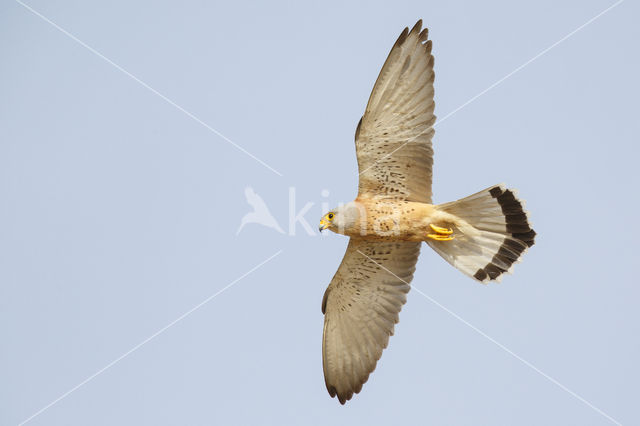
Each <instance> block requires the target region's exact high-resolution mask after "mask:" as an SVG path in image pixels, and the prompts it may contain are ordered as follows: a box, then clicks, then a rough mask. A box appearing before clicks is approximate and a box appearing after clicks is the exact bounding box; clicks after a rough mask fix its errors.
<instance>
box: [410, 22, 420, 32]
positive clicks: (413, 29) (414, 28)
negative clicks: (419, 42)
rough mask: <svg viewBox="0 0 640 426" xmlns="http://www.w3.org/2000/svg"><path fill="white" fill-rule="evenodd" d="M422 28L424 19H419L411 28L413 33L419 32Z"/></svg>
mask: <svg viewBox="0 0 640 426" xmlns="http://www.w3.org/2000/svg"><path fill="white" fill-rule="evenodd" d="M421 30H422V19H418V22H416V24H415V25H414V26H413V28H411V34H414V33H419V32H420V31H421Z"/></svg>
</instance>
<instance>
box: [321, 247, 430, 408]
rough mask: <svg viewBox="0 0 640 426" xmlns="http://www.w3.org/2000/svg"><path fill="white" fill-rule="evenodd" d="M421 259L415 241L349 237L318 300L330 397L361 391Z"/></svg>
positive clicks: (345, 396)
mask: <svg viewBox="0 0 640 426" xmlns="http://www.w3.org/2000/svg"><path fill="white" fill-rule="evenodd" d="M419 254H420V243H419V242H417V243H416V242H399V241H396V242H373V241H366V240H361V239H354V238H352V239H351V240H350V241H349V246H348V247H347V252H346V253H345V255H344V258H343V259H342V263H341V264H340V267H339V268H338V271H337V272H336V274H335V276H334V277H333V279H332V280H331V283H330V284H329V287H328V288H327V290H326V291H325V294H324V298H323V299H322V312H323V313H324V314H325V316H324V333H323V337H322V365H323V369H324V379H325V384H326V385H327V390H328V391H329V394H330V395H331V396H332V397H334V396H336V395H337V396H338V399H339V400H340V403H342V404H344V403H345V402H346V401H347V400H349V399H351V397H352V396H353V394H354V393H358V392H360V389H362V385H363V383H365V382H366V381H367V379H368V378H369V374H370V373H371V372H372V371H373V370H374V369H375V368H376V362H377V361H378V359H380V356H381V355H382V350H383V349H384V348H386V347H387V344H388V343H389V336H391V335H393V328H394V325H395V324H396V323H397V322H398V314H399V313H400V310H401V309H402V305H403V304H404V303H405V301H406V295H407V292H408V291H409V283H410V282H411V280H412V278H413V272H414V271H415V265H416V262H417V261H418V255H419Z"/></svg>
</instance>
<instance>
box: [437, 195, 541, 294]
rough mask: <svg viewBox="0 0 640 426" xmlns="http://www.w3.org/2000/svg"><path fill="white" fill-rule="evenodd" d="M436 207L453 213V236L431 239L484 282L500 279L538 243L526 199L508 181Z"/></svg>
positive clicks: (452, 260) (462, 268)
mask: <svg viewBox="0 0 640 426" xmlns="http://www.w3.org/2000/svg"><path fill="white" fill-rule="evenodd" d="M436 209H437V210H438V211H441V212H444V213H445V215H446V216H448V217H451V216H453V217H451V221H450V222H449V221H447V222H449V223H447V224H448V225H449V226H451V227H452V228H453V229H452V230H453V234H452V236H453V239H451V240H449V239H447V238H442V239H441V240H437V239H429V240H427V243H428V244H429V245H430V246H431V248H433V249H434V250H435V251H436V252H438V254H439V255H440V256H442V257H443V258H444V259H445V260H446V261H447V262H449V263H450V264H451V265H453V266H454V267H456V268H457V269H459V270H460V271H462V272H463V273H465V274H466V275H468V276H470V277H472V278H475V279H476V280H478V281H481V282H483V283H486V282H488V281H493V280H496V281H500V278H501V276H502V274H503V273H505V272H511V269H512V267H513V264H514V263H516V262H518V261H519V260H520V258H521V257H522V255H523V254H524V252H525V251H526V250H527V249H528V248H529V247H531V246H532V245H533V243H534V238H535V235H536V233H535V231H534V230H533V229H532V228H531V224H530V222H529V217H528V215H527V212H526V211H525V210H524V202H523V201H521V200H519V199H518V198H517V197H516V194H515V191H514V190H511V189H506V188H505V186H504V185H496V186H492V187H491V188H487V189H484V190H482V191H480V192H478V193H476V194H473V195H470V196H468V197H466V198H463V199H461V200H458V201H453V202H450V203H445V204H440V205H438V206H436Z"/></svg>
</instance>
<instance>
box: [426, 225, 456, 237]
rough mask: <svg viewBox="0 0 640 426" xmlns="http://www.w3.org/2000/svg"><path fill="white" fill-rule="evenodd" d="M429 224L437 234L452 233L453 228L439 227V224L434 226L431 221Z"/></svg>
mask: <svg viewBox="0 0 640 426" xmlns="http://www.w3.org/2000/svg"><path fill="white" fill-rule="evenodd" d="M429 226H430V227H431V229H433V230H434V231H435V232H437V233H438V234H444V235H451V234H453V229H451V228H441V227H439V226H435V225H434V224H433V223H430V224H429Z"/></svg>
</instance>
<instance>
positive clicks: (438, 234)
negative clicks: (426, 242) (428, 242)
mask: <svg viewBox="0 0 640 426" xmlns="http://www.w3.org/2000/svg"><path fill="white" fill-rule="evenodd" d="M429 226H430V227H431V229H433V231H434V232H435V234H427V237H428V238H431V239H432V240H436V241H451V240H453V235H451V234H453V229H450V228H441V227H439V226H435V225H434V224H431V223H430V224H429Z"/></svg>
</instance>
